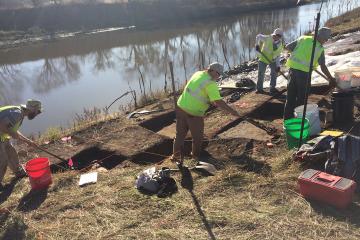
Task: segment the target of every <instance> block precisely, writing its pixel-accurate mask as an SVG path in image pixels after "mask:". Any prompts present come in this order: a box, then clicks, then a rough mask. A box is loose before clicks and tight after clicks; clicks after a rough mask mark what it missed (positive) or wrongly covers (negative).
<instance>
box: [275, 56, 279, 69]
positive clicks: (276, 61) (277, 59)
mask: <svg viewBox="0 0 360 240" xmlns="http://www.w3.org/2000/svg"><path fill="white" fill-rule="evenodd" d="M275 63H276V68H279V70H280V56H277V57H276V58H275Z"/></svg>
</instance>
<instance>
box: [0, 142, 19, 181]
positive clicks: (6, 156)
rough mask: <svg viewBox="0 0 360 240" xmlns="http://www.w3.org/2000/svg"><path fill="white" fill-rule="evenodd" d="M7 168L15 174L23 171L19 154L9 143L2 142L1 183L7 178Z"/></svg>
mask: <svg viewBox="0 0 360 240" xmlns="http://www.w3.org/2000/svg"><path fill="white" fill-rule="evenodd" d="M7 167H9V168H10V169H11V171H12V172H14V173H17V172H18V171H19V170H20V169H21V165H20V163H19V157H18V154H17V152H16V150H15V148H14V147H13V146H12V145H11V143H10V142H9V141H6V142H0V183H1V182H2V180H3V178H4V176H5V173H6V170H7Z"/></svg>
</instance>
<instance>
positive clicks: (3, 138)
mask: <svg viewBox="0 0 360 240" xmlns="http://www.w3.org/2000/svg"><path fill="white" fill-rule="evenodd" d="M12 108H17V109H20V107H18V106H5V107H0V112H2V111H5V110H8V109H12ZM21 123H22V121H19V122H18V123H16V124H15V126H14V127H13V128H12V130H13V131H15V132H16V131H17V130H18V129H19V128H20V125H21ZM9 139H10V136H9V134H6V133H3V134H0V142H5V141H7V140H9Z"/></svg>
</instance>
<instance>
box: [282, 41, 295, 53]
mask: <svg viewBox="0 0 360 240" xmlns="http://www.w3.org/2000/svg"><path fill="white" fill-rule="evenodd" d="M296 45H297V40H295V41H292V42H291V43H289V44H287V45H286V46H285V49H286V50H288V51H290V52H293V51H294V49H295V48H296Z"/></svg>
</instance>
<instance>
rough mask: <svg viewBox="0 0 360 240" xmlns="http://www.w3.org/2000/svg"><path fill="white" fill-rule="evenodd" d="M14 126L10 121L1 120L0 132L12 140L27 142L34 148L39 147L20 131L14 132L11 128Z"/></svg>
mask: <svg viewBox="0 0 360 240" xmlns="http://www.w3.org/2000/svg"><path fill="white" fill-rule="evenodd" d="M12 127H13V126H12V125H11V124H10V122H9V121H6V120H4V119H3V120H1V121H0V132H1V133H5V134H8V135H10V136H11V137H12V138H14V139H17V140H20V141H22V142H25V143H26V144H28V145H30V146H32V147H37V146H38V145H37V144H36V143H35V142H33V141H31V140H30V139H28V138H27V137H25V136H24V135H23V134H21V133H20V132H19V131H13V130H12V129H11V128H12Z"/></svg>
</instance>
